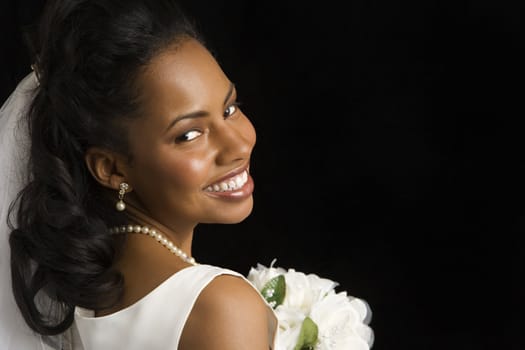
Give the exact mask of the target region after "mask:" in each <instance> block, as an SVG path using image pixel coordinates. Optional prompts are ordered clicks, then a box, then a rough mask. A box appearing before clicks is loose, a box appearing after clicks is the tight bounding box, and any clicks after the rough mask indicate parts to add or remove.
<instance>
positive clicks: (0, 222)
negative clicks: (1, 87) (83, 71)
mask: <svg viewBox="0 0 525 350" xmlns="http://www.w3.org/2000/svg"><path fill="white" fill-rule="evenodd" d="M37 87H38V82H37V79H36V76H35V73H34V72H32V73H30V74H28V75H27V76H26V77H25V78H24V79H22V81H20V83H19V84H18V86H17V87H16V89H15V90H14V91H13V92H12V93H11V95H10V96H9V97H8V98H7V100H6V101H5V103H4V104H3V105H2V108H1V109H0V349H2V350H21V349H24V350H33V349H39V350H42V349H46V348H47V346H46V345H45V343H44V340H43V339H42V337H41V336H40V335H38V334H36V333H35V332H33V331H32V330H31V329H30V328H29V326H28V325H27V324H26V323H25V321H24V319H23V317H22V315H21V313H20V310H19V309H18V306H17V305H16V303H15V299H14V297H13V293H12V289H11V269H10V255H11V254H10V249H9V233H10V231H11V230H10V229H9V227H8V225H7V214H8V211H9V206H10V204H11V202H12V201H13V200H14V199H15V198H16V196H17V194H18V192H19V191H20V190H21V189H22V188H23V186H24V185H25V184H26V181H27V178H28V177H27V175H28V174H27V158H28V153H29V136H28V129H27V123H26V122H25V121H26V120H25V118H23V117H24V115H25V113H26V112H27V109H28V107H29V105H30V104H31V101H32V98H33V95H34V92H35V89H36V88H37Z"/></svg>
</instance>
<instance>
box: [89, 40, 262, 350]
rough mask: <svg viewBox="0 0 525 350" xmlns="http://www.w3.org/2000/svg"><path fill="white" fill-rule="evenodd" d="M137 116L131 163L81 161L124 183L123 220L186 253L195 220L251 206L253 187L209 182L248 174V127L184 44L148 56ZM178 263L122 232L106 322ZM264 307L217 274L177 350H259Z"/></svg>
mask: <svg viewBox="0 0 525 350" xmlns="http://www.w3.org/2000/svg"><path fill="white" fill-rule="evenodd" d="M139 83H140V87H141V91H142V98H143V100H142V104H143V116H142V117H141V118H138V119H135V120H133V121H131V122H129V123H128V124H127V133H128V136H129V140H130V142H129V144H130V148H131V149H130V151H131V152H130V153H131V155H132V159H131V161H130V160H129V158H128V157H126V156H124V155H120V154H117V153H115V152H112V151H108V150H105V149H99V148H92V149H90V150H89V151H88V152H87V154H86V163H87V165H88V168H89V169H90V171H91V173H92V174H93V176H94V177H95V178H96V179H97V181H98V182H99V183H100V184H101V185H103V186H105V187H107V188H110V189H112V190H113V191H112V194H113V195H114V196H115V198H116V193H117V191H118V186H119V184H120V183H121V182H123V181H125V182H127V183H128V184H129V185H130V186H131V189H130V191H129V193H127V194H126V196H125V202H126V204H127V206H128V208H127V210H126V213H127V214H128V216H129V217H130V221H131V222H134V223H138V224H145V225H150V226H154V227H155V228H157V229H159V230H160V231H161V232H162V233H163V234H165V235H166V236H167V237H168V238H169V239H170V240H171V241H172V242H173V243H174V244H176V245H177V246H178V247H180V248H181V249H182V250H184V251H185V252H186V253H188V254H189V255H191V242H192V238H193V230H194V228H195V227H196V225H198V224H199V223H237V222H240V221H242V220H243V219H245V218H246V217H247V216H248V215H249V214H250V212H251V210H252V207H253V198H252V191H253V180H252V179H251V177H248V181H247V183H246V184H245V185H244V186H242V188H240V189H238V190H235V191H233V192H220V193H217V192H209V191H207V190H206V189H207V188H209V186H210V185H211V186H213V184H216V183H220V182H221V181H223V180H225V179H228V178H231V177H232V176H233V175H236V174H240V173H242V171H244V170H247V169H249V163H250V155H251V152H252V150H253V147H254V145H255V141H256V135H255V130H254V128H253V125H252V124H251V123H250V121H249V120H248V118H247V117H246V116H245V115H244V114H243V113H242V111H241V110H240V109H239V108H238V106H237V105H236V104H235V100H236V91H235V87H234V85H233V84H232V82H230V80H229V79H228V78H227V76H226V75H225V73H224V72H223V71H222V69H221V68H220V66H219V65H218V63H217V62H216V60H215V59H214V57H213V56H212V55H211V54H210V53H209V51H208V50H206V49H205V48H204V47H203V46H202V45H201V44H199V43H198V42H197V41H195V40H193V39H188V40H185V41H183V42H181V43H178V44H176V45H172V46H171V47H169V48H168V49H166V50H164V51H163V52H161V53H160V54H158V55H157V56H156V57H154V58H153V59H152V61H151V62H150V64H149V65H148V66H147V67H146V69H145V70H144V72H143V74H142V76H141V78H140V80H139ZM187 266H188V264H187V263H185V262H183V261H182V260H181V259H178V258H176V257H175V256H174V255H173V254H171V253H170V252H169V251H168V250H167V249H166V248H165V247H163V246H162V245H160V244H158V243H157V242H156V241H155V240H154V239H152V238H151V237H148V236H146V235H140V234H130V235H128V236H127V242H126V245H125V248H124V250H123V252H122V256H121V257H120V258H119V260H118V262H117V268H118V269H119V271H121V272H122V274H123V275H124V279H125V288H124V296H123V298H122V301H121V303H120V304H119V305H117V306H116V307H114V308H112V309H110V310H99V311H98V312H97V315H99V316H100V315H107V314H110V313H113V312H115V311H118V310H120V309H122V308H125V307H128V306H130V305H132V304H133V303H135V302H137V301H138V300H140V299H141V298H142V297H144V296H145V295H146V294H148V293H149V292H151V291H152V290H153V289H154V288H156V287H158V286H159V285H160V284H161V283H162V282H163V281H165V280H166V279H167V278H168V277H169V276H171V275H172V274H174V273H176V272H178V271H180V270H181V269H183V268H185V267H187ZM268 317H269V316H268V314H267V308H266V304H265V302H264V300H263V299H262V298H261V297H260V295H258V292H257V291H256V290H255V289H254V288H253V287H252V286H251V285H249V284H248V282H246V281H245V280H243V279H242V278H238V277H234V276H219V277H217V278H216V279H215V280H214V281H212V282H211V283H210V284H209V285H208V286H207V287H206V288H205V289H204V291H203V292H202V294H201V295H200V296H199V298H198V300H197V303H196V305H195V307H194V309H193V311H192V313H191V315H190V317H189V319H188V322H187V324H186V326H185V329H184V331H183V334H182V338H181V344H180V346H179V349H181V350H184V349H202V350H208V349H209V350H213V349H221V350H224V349H231V350H235V349H239V350H240V349H243V350H244V349H248V348H249V349H255V350H256V349H261V350H263V349H264V350H267V349H268V348H269V343H268V328H267V327H268Z"/></svg>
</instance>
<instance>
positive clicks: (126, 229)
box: [109, 225, 197, 265]
mask: <svg viewBox="0 0 525 350" xmlns="http://www.w3.org/2000/svg"><path fill="white" fill-rule="evenodd" d="M109 232H110V233H112V234H119V233H142V234H145V235H148V236H151V237H153V238H155V239H156V240H157V242H159V243H160V244H162V245H163V246H165V247H166V248H168V250H169V251H170V252H172V253H173V254H175V255H177V256H178V257H179V258H181V259H182V260H184V261H185V262H187V263H188V264H191V265H197V262H196V261H195V259H194V258H193V257H190V256H188V254H186V253H184V252H183V251H182V250H181V249H180V248H179V247H177V246H176V245H175V244H173V242H172V241H170V240H169V239H167V238H166V237H164V235H163V234H162V233H160V232H158V231H157V230H155V229H153V228H150V227H147V226H140V225H123V226H119V227H113V228H110V229H109Z"/></svg>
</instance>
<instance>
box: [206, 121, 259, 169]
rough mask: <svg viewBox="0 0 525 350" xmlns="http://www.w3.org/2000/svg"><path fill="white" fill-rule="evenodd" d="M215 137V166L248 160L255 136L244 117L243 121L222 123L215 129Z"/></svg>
mask: <svg viewBox="0 0 525 350" xmlns="http://www.w3.org/2000/svg"><path fill="white" fill-rule="evenodd" d="M215 136H216V138H215V142H216V145H217V150H218V152H217V157H216V162H217V164H220V165H226V164H231V163H233V162H236V161H243V160H246V159H249V158H250V155H251V153H252V150H253V147H254V146H255V141H256V134H255V129H254V127H253V125H252V123H251V122H250V121H249V120H248V119H247V118H246V117H245V116H243V120H237V121H228V120H226V121H224V122H223V123H221V125H220V126H219V127H218V128H217V129H216V135H215Z"/></svg>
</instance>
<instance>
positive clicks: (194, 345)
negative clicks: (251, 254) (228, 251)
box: [179, 274, 269, 350]
mask: <svg viewBox="0 0 525 350" xmlns="http://www.w3.org/2000/svg"><path fill="white" fill-rule="evenodd" d="M268 317H269V315H268V312H267V305H266V303H265V302H264V300H263V299H262V298H261V296H260V295H259V292H257V291H256V290H255V289H254V288H253V286H251V285H250V284H249V282H247V281H246V280H244V279H243V278H241V277H237V276H233V275H227V274H226V275H220V276H217V277H216V278H215V279H214V280H213V281H212V282H210V284H208V286H206V288H204V290H203V291H202V293H201V295H200V296H199V298H198V299H197V302H196V303H195V305H194V307H193V310H192V312H191V314H190V316H189V318H188V320H187V322H186V325H185V327H184V330H183V332H182V336H181V341H180V345H179V349H181V350H187V349H201V350H215V349H220V350H224V349H228V350H237V349H239V350H241V349H242V350H245V349H252V350H268V349H269V343H268Z"/></svg>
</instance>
